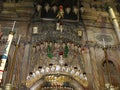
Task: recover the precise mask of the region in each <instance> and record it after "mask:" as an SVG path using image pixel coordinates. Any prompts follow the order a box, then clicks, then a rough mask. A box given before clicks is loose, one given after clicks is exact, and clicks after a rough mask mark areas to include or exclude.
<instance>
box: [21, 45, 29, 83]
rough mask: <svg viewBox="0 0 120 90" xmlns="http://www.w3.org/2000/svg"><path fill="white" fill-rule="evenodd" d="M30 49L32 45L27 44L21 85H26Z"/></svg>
mask: <svg viewBox="0 0 120 90" xmlns="http://www.w3.org/2000/svg"><path fill="white" fill-rule="evenodd" d="M29 49H30V44H26V45H25V50H24V56H23V60H22V61H21V62H22V66H21V80H22V81H21V83H25V80H26V74H27V72H28V60H29V51H30V50H29Z"/></svg>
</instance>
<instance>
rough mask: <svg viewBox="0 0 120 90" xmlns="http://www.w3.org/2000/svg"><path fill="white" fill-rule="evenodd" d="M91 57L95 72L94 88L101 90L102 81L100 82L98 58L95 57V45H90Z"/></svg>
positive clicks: (93, 71)
mask: <svg viewBox="0 0 120 90" xmlns="http://www.w3.org/2000/svg"><path fill="white" fill-rule="evenodd" d="M89 49H90V52H89V53H90V58H91V65H92V73H93V79H94V81H93V83H94V89H93V90H100V82H99V74H98V67H97V58H96V57H95V51H94V48H93V47H90V48H89Z"/></svg>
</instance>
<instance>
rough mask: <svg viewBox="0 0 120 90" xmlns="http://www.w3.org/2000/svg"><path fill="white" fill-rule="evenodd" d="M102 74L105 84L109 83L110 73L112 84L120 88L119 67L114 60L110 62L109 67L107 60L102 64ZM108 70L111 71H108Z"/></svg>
mask: <svg viewBox="0 0 120 90" xmlns="http://www.w3.org/2000/svg"><path fill="white" fill-rule="evenodd" d="M101 66H102V72H103V76H104V83H106V82H107V81H108V73H109V74H110V80H111V84H112V85H114V86H120V82H119V81H120V77H119V73H118V71H117V66H116V64H115V63H114V62H113V60H108V66H107V62H106V60H104V61H103V62H102V65H101ZM107 68H108V70H109V71H107Z"/></svg>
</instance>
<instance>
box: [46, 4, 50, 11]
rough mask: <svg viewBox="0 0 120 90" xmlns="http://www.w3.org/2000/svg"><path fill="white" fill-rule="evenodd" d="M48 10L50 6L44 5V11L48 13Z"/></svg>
mask: <svg viewBox="0 0 120 90" xmlns="http://www.w3.org/2000/svg"><path fill="white" fill-rule="evenodd" d="M49 9H50V5H49V4H48V3H47V4H46V5H45V10H46V12H48V11H49Z"/></svg>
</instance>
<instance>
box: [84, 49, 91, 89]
mask: <svg viewBox="0 0 120 90" xmlns="http://www.w3.org/2000/svg"><path fill="white" fill-rule="evenodd" d="M82 59H83V62H84V70H85V72H86V75H87V80H88V83H89V84H88V85H89V86H88V88H89V90H93V87H92V85H93V75H92V67H91V61H90V56H89V51H88V48H84V49H83V50H82Z"/></svg>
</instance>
